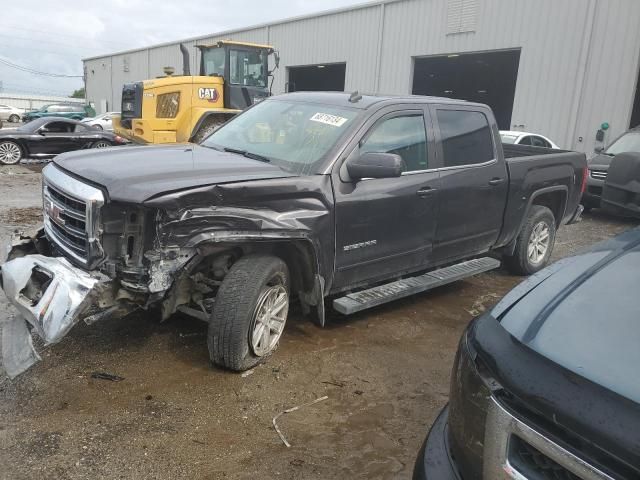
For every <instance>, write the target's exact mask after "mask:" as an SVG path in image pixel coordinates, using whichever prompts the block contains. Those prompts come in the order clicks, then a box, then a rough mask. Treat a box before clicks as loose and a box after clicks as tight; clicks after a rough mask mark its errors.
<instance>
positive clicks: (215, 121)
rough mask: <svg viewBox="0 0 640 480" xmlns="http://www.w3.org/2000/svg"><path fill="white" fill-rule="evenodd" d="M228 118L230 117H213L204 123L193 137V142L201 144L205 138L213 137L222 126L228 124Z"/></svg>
mask: <svg viewBox="0 0 640 480" xmlns="http://www.w3.org/2000/svg"><path fill="white" fill-rule="evenodd" d="M228 118H229V117H226V116H224V115H211V116H210V117H208V118H207V119H206V120H205V121H204V122H202V125H200V128H198V131H197V132H196V133H194V134H193V137H191V142H192V143H198V144H199V143H201V142H202V141H203V140H204V139H205V138H207V137H208V136H209V135H211V134H212V133H213V132H214V131H215V130H216V129H217V128H218V127H219V126H220V125H222V124H223V123H224V122H226V121H227V120H228Z"/></svg>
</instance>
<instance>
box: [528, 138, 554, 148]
mask: <svg viewBox="0 0 640 480" xmlns="http://www.w3.org/2000/svg"><path fill="white" fill-rule="evenodd" d="M531 143H532V145H533V146H534V147H544V148H551V145H550V144H549V142H547V141H546V140H545V139H544V138H542V137H536V136H535V135H534V136H532V137H531Z"/></svg>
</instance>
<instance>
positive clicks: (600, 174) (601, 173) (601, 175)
mask: <svg viewBox="0 0 640 480" xmlns="http://www.w3.org/2000/svg"><path fill="white" fill-rule="evenodd" d="M589 172H590V174H591V178H593V179H594V180H604V179H606V178H607V172H606V170H589Z"/></svg>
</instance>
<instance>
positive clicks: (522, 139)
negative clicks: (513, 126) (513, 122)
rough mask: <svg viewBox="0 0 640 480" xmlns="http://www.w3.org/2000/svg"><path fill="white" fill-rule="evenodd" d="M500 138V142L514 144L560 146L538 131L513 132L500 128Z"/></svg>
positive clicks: (557, 147) (557, 148)
mask: <svg viewBox="0 0 640 480" xmlns="http://www.w3.org/2000/svg"><path fill="white" fill-rule="evenodd" d="M500 138H501V139H502V143H512V144H514V145H527V146H529V147H543V148H555V149H556V150H559V149H560V147H559V146H558V145H556V144H555V143H554V142H552V141H551V140H549V139H548V138H547V137H545V136H543V135H540V134H538V133H529V132H515V131H511V130H500Z"/></svg>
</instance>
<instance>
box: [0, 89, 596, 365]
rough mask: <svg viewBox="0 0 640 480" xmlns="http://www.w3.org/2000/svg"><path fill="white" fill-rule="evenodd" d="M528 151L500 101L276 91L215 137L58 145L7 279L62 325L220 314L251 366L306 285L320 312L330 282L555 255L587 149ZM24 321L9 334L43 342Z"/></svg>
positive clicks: (414, 284) (223, 351) (451, 272)
mask: <svg viewBox="0 0 640 480" xmlns="http://www.w3.org/2000/svg"><path fill="white" fill-rule="evenodd" d="M425 125H433V127H432V128H428V129H427V128H426V127H425ZM532 150H533V149H531V148H530V147H522V146H519V145H509V146H506V147H505V149H504V151H503V146H502V143H501V142H500V136H499V134H498V129H497V126H496V122H495V119H494V117H493V113H492V112H491V109H490V108H489V107H487V106H486V105H481V104H475V103H468V102H462V101H455V100H447V99H434V98H431V97H418V96H416V97H413V96H412V97H406V98H399V97H377V96H360V95H357V94H352V95H349V94H345V93H309V92H301V93H292V94H288V95H280V96H277V97H271V98H269V99H267V100H264V101H262V102H260V103H258V104H257V105H255V106H253V107H252V108H250V109H248V110H246V111H245V112H243V113H241V114H240V115H239V116H237V117H234V118H233V119H232V120H230V121H229V122H228V123H226V124H225V125H223V126H222V127H220V128H219V129H218V130H216V131H215V132H214V133H213V134H212V135H211V136H209V137H208V138H207V139H206V140H205V141H204V142H203V143H202V144H201V145H188V146H185V145H168V146H149V147H137V148H123V149H110V150H109V151H108V152H94V153H89V152H84V153H80V152H77V153H72V154H66V155H62V156H59V157H57V158H56V159H55V160H54V163H53V164H51V165H48V166H47V167H46V168H45V169H44V170H43V181H44V205H45V212H44V230H40V231H39V233H37V234H36V235H35V236H33V237H32V239H33V240H29V239H25V238H27V237H28V236H26V235H25V236H22V237H21V238H20V239H19V240H18V243H17V244H16V247H15V248H14V250H13V251H12V253H10V255H9V258H11V259H12V260H11V261H9V262H7V263H5V264H4V266H3V267H2V279H3V288H4V290H5V292H6V294H7V297H8V298H9V299H10V301H11V302H12V303H13V304H14V305H16V306H17V308H18V309H19V310H20V312H21V313H22V315H23V316H24V318H26V319H27V320H28V321H29V323H31V324H32V325H34V330H35V331H36V332H37V333H38V334H40V335H41V336H43V338H44V339H45V341H46V342H47V343H52V342H55V341H58V340H59V339H60V338H62V336H64V335H65V334H66V332H67V331H68V330H69V328H71V326H73V324H74V323H76V322H77V321H79V320H80V319H82V318H86V317H91V319H90V320H89V321H92V320H95V319H96V318H107V317H109V316H110V315H123V314H124V313H126V312H127V311H131V310H133V309H138V308H140V307H142V308H154V309H155V311H156V314H157V315H158V317H159V318H160V319H163V320H164V319H166V318H168V317H169V316H170V315H172V314H173V313H174V312H176V311H180V312H183V313H186V314H189V315H192V316H194V317H196V318H200V319H202V320H204V321H206V322H208V324H209V335H208V346H209V355H210V358H211V360H212V361H213V362H214V363H215V364H217V365H219V366H222V367H225V368H228V369H231V370H236V371H240V370H246V369H248V368H251V367H252V366H254V365H256V364H257V363H259V362H261V361H264V360H265V359H266V358H267V357H268V356H269V355H271V354H272V353H273V352H274V350H275V349H276V347H277V345H278V341H279V339H280V337H281V335H282V332H283V330H284V326H285V322H286V319H287V313H288V308H289V303H290V301H291V298H292V296H296V297H297V298H298V300H299V302H300V304H301V305H302V309H303V311H304V312H307V313H310V314H311V313H312V312H313V315H312V318H313V319H315V321H316V323H318V324H319V325H324V321H325V316H324V312H325V299H327V298H331V299H332V300H331V302H330V303H329V302H327V303H329V305H332V306H333V308H334V309H335V310H337V311H338V312H341V313H343V314H350V313H354V312H357V311H360V310H363V309H365V308H369V307H373V306H376V305H380V304H381V303H384V302H388V301H391V300H395V299H398V298H402V297H404V296H407V295H411V294H413V293H418V292H422V291H425V290H428V289H430V288H433V287H435V286H438V285H443V284H445V283H449V282H453V281H455V280H459V279H461V278H464V277H465V276H469V275H473V274H477V273H480V272H483V271H486V270H489V269H492V268H496V267H498V266H499V265H500V262H499V261H498V260H496V259H495V258H489V257H488V256H485V255H488V254H491V255H495V256H501V257H502V258H504V260H505V262H506V264H507V265H508V266H509V267H510V268H511V269H512V270H513V271H514V272H516V273H518V274H530V273H533V272H536V271H537V270H539V269H541V268H542V267H544V266H545V265H546V263H547V262H548V260H549V257H550V255H551V251H552V249H553V245H554V240H555V234H556V229H557V228H558V227H559V226H561V225H563V224H565V223H568V222H572V221H575V220H576V218H577V217H578V216H579V215H580V212H581V211H582V210H581V209H582V207H581V206H580V205H579V204H578V202H579V199H580V195H581V186H582V185H583V180H584V179H585V177H586V159H585V156H584V154H582V153H575V152H555V151H552V150H546V151H538V150H536V151H533V152H532ZM511 157H515V158H514V159H512V158H511ZM512 160H515V161H512ZM67 219H75V220H77V222H79V223H76V222H75V221H74V223H73V224H72V225H70V224H69V223H68V222H67ZM34 252H38V253H39V255H33V254H30V255H27V256H22V255H24V254H25V253H34ZM483 256H485V257H483ZM18 257H20V258H18ZM63 258H64V259H63ZM25 272H26V273H25ZM30 272H37V273H33V277H32V275H31V273H30ZM41 272H45V273H41ZM27 284H28V285H29V287H28V288H25V286H26V285H27ZM56 286H59V288H58V287H56ZM32 287H33V288H32ZM25 295H26V297H25ZM69 295H71V297H70V296H69ZM54 297H55V298H54ZM25 298H28V299H29V300H26V299H25ZM43 318H46V319H47V321H46V325H45V324H43V323H42V319H43ZM15 321H18V322H24V319H20V318H19V317H16V320H15ZM9 330H11V331H13V332H22V334H21V335H22V337H21V338H15V339H9V338H7V337H6V336H5V335H6V334H3V342H4V344H5V345H7V344H11V342H19V344H20V345H30V343H29V342H28V339H27V338H25V335H28V333H27V329H26V328H22V329H20V328H15V329H6V330H5V331H9ZM22 358H26V355H25V356H23V357H22ZM34 358H36V356H35V355H34V356H33V357H30V359H34ZM15 363H16V362H15V361H11V360H5V362H4V366H5V369H6V370H7V371H9V368H7V365H8V364H10V365H15ZM28 364H29V362H25V364H23V365H22V366H21V367H20V368H17V369H16V370H14V372H17V373H19V372H20V371H22V370H24V368H27V367H28ZM17 373H16V374H17Z"/></svg>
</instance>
